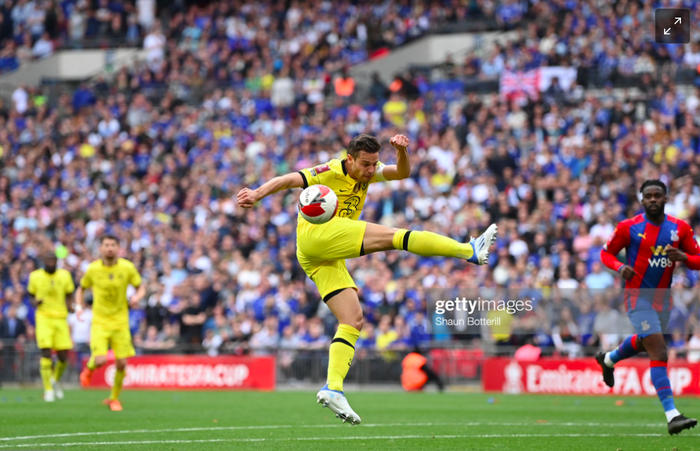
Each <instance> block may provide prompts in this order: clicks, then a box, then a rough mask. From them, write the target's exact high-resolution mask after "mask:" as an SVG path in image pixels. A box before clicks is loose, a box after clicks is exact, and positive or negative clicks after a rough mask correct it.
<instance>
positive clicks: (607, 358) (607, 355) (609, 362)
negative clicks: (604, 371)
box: [604, 352, 615, 368]
mask: <svg viewBox="0 0 700 451" xmlns="http://www.w3.org/2000/svg"><path fill="white" fill-rule="evenodd" d="M604 363H605V366H607V367H608V368H612V367H614V366H615V362H613V361H612V359H611V358H610V352H606V353H605V360H604Z"/></svg>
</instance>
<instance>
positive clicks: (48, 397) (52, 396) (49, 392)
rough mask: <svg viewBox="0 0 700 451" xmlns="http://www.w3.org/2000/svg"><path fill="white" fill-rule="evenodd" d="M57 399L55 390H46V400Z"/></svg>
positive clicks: (52, 400)
mask: <svg viewBox="0 0 700 451" xmlns="http://www.w3.org/2000/svg"><path fill="white" fill-rule="evenodd" d="M55 400H56V396H55V394H54V392H53V390H45V391H44V401H46V402H54V401H55Z"/></svg>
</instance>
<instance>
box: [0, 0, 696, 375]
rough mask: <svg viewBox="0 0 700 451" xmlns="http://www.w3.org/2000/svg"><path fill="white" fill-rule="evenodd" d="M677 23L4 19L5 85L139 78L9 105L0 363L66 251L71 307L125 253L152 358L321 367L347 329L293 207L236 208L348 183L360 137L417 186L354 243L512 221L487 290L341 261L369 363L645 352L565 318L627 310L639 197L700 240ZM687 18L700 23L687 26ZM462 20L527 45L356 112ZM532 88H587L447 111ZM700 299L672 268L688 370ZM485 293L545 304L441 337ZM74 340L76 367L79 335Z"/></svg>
mask: <svg viewBox="0 0 700 451" xmlns="http://www.w3.org/2000/svg"><path fill="white" fill-rule="evenodd" d="M163 3H166V2H163ZM670 3H671V2H668V1H665V2H653V1H632V0H629V1H627V0H621V1H619V2H617V3H615V4H614V5H613V4H612V3H609V2H606V1H593V0H589V1H567V0H548V1H539V2H537V1H532V2H527V1H517V0H499V1H490V0H469V1H456V0H449V1H432V2H423V1H413V2H409V1H397V2H384V3H374V2H365V1H353V2H349V1H341V2H311V1H307V2H304V1H297V0H292V1H289V2H271V1H260V2H255V3H249V2H242V1H231V2H225V1H220V2H212V3H208V4H206V5H205V6H197V5H194V6H188V5H186V4H185V3H178V2H174V3H172V4H170V3H167V4H164V5H160V4H159V3H158V2H156V1H154V0H150V1H149V0H138V1H137V2H129V1H115V0H112V1H109V0H99V1H86V0H79V1H71V0H67V1H60V2H57V1H40V0H19V1H13V0H7V1H5V2H4V3H3V5H2V6H0V19H1V20H0V40H1V41H2V42H3V43H4V44H3V46H2V47H3V50H2V53H3V57H2V58H0V69H1V70H5V71H10V70H14V69H16V68H17V67H18V66H19V65H20V64H22V63H23V61H25V60H30V59H32V58H40V57H43V56H46V55H48V54H50V53H51V52H52V51H53V49H55V48H59V47H62V46H74V47H75V46H80V45H85V46H89V45H94V42H96V41H95V40H94V39H93V40H91V39H92V38H104V39H107V38H114V39H116V41H108V42H112V43H114V42H116V43H118V44H123V45H127V44H129V43H137V45H142V46H143V48H144V49H145V50H146V52H147V55H146V59H145V60H144V61H140V62H136V63H134V64H132V65H129V66H127V67H125V68H123V69H121V70H119V71H117V72H116V73H115V74H112V75H111V76H100V77H97V78H94V79H91V80H89V81H86V82H85V83H83V84H81V86H80V87H78V88H77V89H75V90H74V91H73V92H71V93H64V94H62V95H58V96H49V95H48V88H47V87H39V88H31V87H25V86H22V87H19V88H17V89H16V90H15V91H14V92H13V93H12V102H6V103H5V104H4V105H2V108H1V109H0V161H1V167H2V172H1V174H0V231H1V232H2V233H0V240H1V241H0V250H1V252H0V284H1V285H2V292H1V293H0V312H1V315H0V316H1V318H2V319H0V339H8V338H9V339H13V338H19V339H20V340H25V341H28V342H31V341H32V340H33V338H34V337H33V324H34V312H33V309H32V307H31V305H30V304H29V299H28V295H27V293H26V285H27V280H28V276H29V273H30V272H31V271H32V270H33V269H35V268H37V267H38V264H39V262H38V258H39V257H40V256H41V254H42V252H45V251H46V250H49V249H55V248H56V247H57V246H59V247H61V246H65V248H66V250H67V257H66V258H64V259H62V260H61V263H60V265H61V266H62V267H63V268H66V269H68V270H69V271H71V273H72V274H73V276H74V278H75V280H76V282H77V281H78V280H79V279H80V277H81V276H82V273H83V271H85V269H86V267H87V265H88V263H89V262H91V261H92V260H95V259H96V258H97V256H98V253H97V247H98V245H99V238H100V236H101V235H102V234H104V233H110V234H113V235H116V236H117V237H118V238H119V240H120V244H121V247H122V256H123V257H125V258H128V259H130V260H132V261H133V262H134V263H135V264H136V266H137V268H138V269H139V270H140V272H141V275H142V277H143V280H144V283H145V284H146V286H147V290H148V295H147V296H146V298H145V300H144V301H143V305H142V308H140V309H136V310H133V311H131V313H130V322H131V329H132V334H133V338H134V343H135V345H136V347H137V348H138V349H139V350H140V351H141V352H166V351H167V350H169V349H173V348H174V347H176V346H182V345H187V346H189V348H187V349H192V350H194V351H198V352H201V351H202V350H203V349H204V350H206V352H207V353H209V354H210V355H217V354H218V353H236V354H244V353H249V352H256V353H265V352H269V349H270V348H277V347H281V348H285V349H311V350H313V349H324V348H325V347H327V346H328V344H329V341H330V337H332V335H333V333H334V330H335V327H336V321H335V319H334V318H333V316H332V315H331V313H330V311H329V310H328V309H327V307H326V306H325V305H324V304H323V302H322V301H321V300H320V298H319V295H318V291H317V290H316V288H315V286H314V285H313V284H312V283H311V281H310V280H308V278H307V277H306V275H305V274H304V273H303V271H302V270H301V268H300V267H299V265H298V263H297V261H296V254H295V231H296V214H297V213H296V205H297V196H298V194H299V191H298V190H296V191H289V192H286V193H284V192H283V193H279V194H276V195H273V196H270V197H268V198H267V199H265V200H263V201H262V202H261V203H260V205H258V206H257V207H256V208H254V209H252V210H244V209H242V208H240V207H238V205H237V203H236V201H235V194H236V193H237V192H238V191H239V190H240V189H241V188H243V187H250V188H256V187H258V186H260V185H261V184H262V183H264V182H265V181H267V180H269V179H271V178H272V177H274V176H276V175H281V174H284V173H287V172H290V171H296V170H299V169H302V168H306V167H311V166H315V165H317V164H320V163H324V162H326V161H328V160H329V159H331V158H343V156H344V150H343V149H344V146H345V145H346V144H347V143H348V142H349V141H350V139H351V138H352V137H353V136H354V135H356V134H358V133H369V134H373V135H376V136H377V137H378V138H379V140H380V141H381V142H382V144H383V145H384V150H382V153H381V154H380V159H381V160H382V161H383V162H385V163H392V162H394V161H395V155H394V151H393V149H392V148H391V146H390V145H389V138H390V137H391V136H393V135H394V134H396V133H403V134H406V135H407V136H409V138H410V140H411V145H410V147H409V152H410V155H411V163H412V173H411V176H410V178H408V179H406V180H403V181H394V182H389V183H383V184H375V185H372V186H371V188H370V190H369V194H368V198H367V201H366V204H365V208H364V212H363V219H364V220H367V221H373V222H379V223H382V224H385V225H387V226H390V227H401V228H407V229H416V230H429V231H434V232H436V233H441V234H443V235H447V236H450V237H452V238H455V239H457V240H460V241H468V240H469V237H470V235H473V236H477V235H478V234H480V233H481V231H483V230H484V229H485V228H486V227H487V226H488V225H489V224H490V223H492V222H496V223H497V224H498V225H499V231H500V234H499V240H498V243H497V245H496V249H495V250H493V252H492V257H491V259H490V262H489V266H488V267H475V266H471V265H468V264H465V263H464V262H462V261H457V260H451V259H449V260H444V259H438V258H422V257H416V256H413V255H410V254H408V253H405V252H399V251H396V252H390V253H386V254H374V255H369V256H365V257H362V258H359V259H355V260H349V261H348V262H347V265H348V269H349V270H350V273H351V274H352V275H353V277H354V279H355V281H356V283H357V285H358V287H359V290H360V291H359V294H360V298H361V300H362V303H363V307H364V309H365V313H366V321H365V328H364V330H363V331H362V335H361V338H360V342H359V344H358V349H361V348H365V349H378V350H382V351H387V352H388V351H390V350H398V349H405V350H410V349H412V348H414V347H416V346H427V345H429V344H430V343H431V341H432V342H434V341H436V340H443V341H444V340H447V341H450V340H452V341H465V342H469V343H471V344H473V345H475V346H479V345H482V344H486V343H496V344H499V345H508V346H519V345H522V344H524V343H535V344H538V345H541V346H544V347H550V348H551V349H553V350H554V351H553V352H559V353H563V354H570V355H579V354H581V353H583V352H586V349H585V348H586V347H590V348H589V350H590V349H596V348H599V347H603V348H608V349H609V348H611V347H614V346H616V345H617V342H618V341H617V340H619V338H620V337H622V336H623V335H625V334H626V333H628V332H629V333H632V332H631V330H630V329H628V328H627V325H626V324H625V323H624V322H623V321H622V320H619V321H620V325H619V327H617V326H615V327H612V326H610V325H611V324H617V323H616V321H618V317H624V314H623V313H621V312H622V310H621V307H620V305H619V297H615V296H607V297H603V300H602V301H601V299H600V298H597V297H593V296H591V297H590V298H586V299H581V298H580V297H577V296H573V295H568V294H570V293H576V292H579V291H581V290H585V289H608V288H612V287H615V286H618V285H619V279H617V278H616V276H615V275H614V274H611V273H609V272H608V271H607V269H604V267H602V265H601V264H600V250H601V248H602V246H603V244H604V243H605V242H606V241H607V239H608V238H609V237H610V235H611V234H612V232H613V229H614V228H615V225H616V223H617V222H619V221H621V220H623V219H625V218H627V217H631V216H634V215H636V214H638V213H640V212H641V210H640V205H639V203H638V189H639V186H640V185H641V183H642V182H643V181H644V180H645V179H647V178H659V179H661V180H662V181H664V182H665V183H666V184H667V185H668V186H669V188H670V193H669V198H668V201H669V203H668V205H667V206H666V212H667V213H668V214H671V215H674V216H676V217H678V218H681V219H683V220H685V221H687V222H688V223H690V224H691V226H692V227H693V229H694V230H695V232H696V234H700V216H699V215H698V207H699V206H700V188H699V185H700V139H699V136H698V135H699V129H698V126H699V125H700V124H699V120H698V117H700V115H698V113H699V112H700V111H699V108H700V87H698V86H700V84H698V86H695V85H694V84H693V83H695V80H696V78H697V67H698V65H699V64H700V35H697V34H693V36H692V39H691V44H688V45H660V44H656V43H654V40H653V34H652V33H651V32H653V27H652V26H651V25H650V24H651V23H652V22H653V9H654V8H656V7H659V6H664V5H667V4H670ZM681 3H683V2H673V4H674V5H676V6H677V7H680V6H679V5H680V4H681ZM683 6H684V7H688V8H690V9H691V19H692V20H691V21H693V20H694V21H695V22H698V21H700V7H698V5H697V4H696V3H695V2H690V1H686V2H685V3H683ZM470 21H471V22H477V21H481V22H483V23H487V24H490V25H489V26H491V27H492V29H493V30H500V31H507V30H514V31H515V32H516V36H515V37H514V38H513V39H504V40H502V41H501V42H499V44H498V45H497V46H496V47H494V48H493V49H492V50H488V51H484V52H482V51H474V52H468V54H467V55H466V56H465V57H464V58H462V57H461V56H460V58H459V59H457V58H453V57H448V58H447V59H446V60H445V61H444V62H443V63H441V64H439V65H437V66H434V67H416V68H410V69H407V70H402V71H401V72H398V73H397V74H396V77H395V78H394V80H393V81H390V80H382V79H381V78H380V77H379V76H375V77H374V78H373V80H372V82H371V83H369V84H368V85H367V86H366V89H362V90H361V89H360V88H359V86H358V84H357V81H356V80H355V79H354V77H353V76H352V75H351V71H350V69H351V68H352V66H353V65H355V64H357V63H360V62H362V61H365V60H367V59H369V58H376V57H378V56H381V55H383V54H385V53H387V52H389V51H390V50H391V49H392V48H394V47H397V46H401V45H403V44H405V43H407V42H408V41H410V40H413V39H416V38H418V37H420V36H422V35H424V34H426V33H430V32H434V30H435V29H436V28H439V27H441V26H447V27H448V28H449V27H450V26H454V25H455V24H460V23H463V22H470ZM47 41H48V42H49V44H46V42H47ZM97 42H98V44H97V45H100V44H99V42H101V41H99V39H98V41H97ZM542 66H562V67H572V68H575V69H576V71H577V72H576V73H577V76H576V80H575V81H574V82H573V83H572V84H571V86H569V87H568V88H564V87H563V86H561V85H560V84H558V83H556V82H554V83H552V85H551V87H550V88H548V89H547V90H546V91H545V92H543V93H541V95H539V96H536V97H532V98H528V97H525V98H522V97H518V98H514V99H512V98H509V97H506V96H503V95H499V93H498V92H488V91H484V90H481V89H474V90H472V89H463V90H462V92H460V93H459V95H458V96H453V95H449V96H446V95H442V94H441V93H440V92H438V91H437V90H436V89H433V88H434V87H435V86H436V84H438V83H442V82H444V81H445V80H447V81H451V80H456V81H460V82H462V83H465V85H464V86H477V85H478V83H481V82H483V83H486V84H484V85H478V86H486V87H488V86H490V85H489V84H488V83H489V81H492V80H498V79H499V77H501V75H503V74H504V72H505V71H524V70H530V69H535V68H538V67H542ZM469 83H477V85H469ZM619 86H624V88H620V87H619ZM628 87H634V89H627V88H628ZM53 97H55V98H53ZM697 279H698V275H697V273H695V272H691V271H687V270H685V268H679V269H678V274H677V277H676V279H675V282H674V283H675V285H674V287H675V289H677V290H678V292H679V295H678V299H679V301H678V302H676V304H675V305H676V306H675V307H674V308H675V312H674V315H675V316H674V320H675V321H676V322H675V323H674V325H675V326H677V330H678V331H679V333H677V334H675V335H674V345H673V347H674V349H676V350H677V351H678V352H681V353H684V354H685V353H686V352H687V350H688V349H689V348H690V349H693V348H694V347H695V348H700V328H699V327H698V324H697V318H698V314H699V313H700V300H698V299H699V298H698V296H697V290H696V289H695V288H692V287H695V286H696V285H697V282H698V280H697ZM479 286H486V287H495V286H505V287H510V288H523V287H526V288H528V289H533V290H538V291H537V293H538V296H540V297H541V299H542V300H541V301H540V303H539V305H538V307H537V309H536V311H535V312H534V313H533V314H532V315H530V316H527V317H522V318H521V317H518V318H516V319H514V321H513V324H512V331H511V333H508V334H503V333H494V332H492V331H489V330H482V331H477V332H475V333H470V334H468V335H455V336H450V335H449V334H445V333H440V334H438V335H431V334H430V330H429V328H428V322H429V321H430V318H429V317H426V315H425V309H426V305H425V299H426V296H427V293H429V292H430V290H434V289H438V288H440V289H445V288H448V287H449V288H454V287H457V289H462V288H463V289H465V290H468V289H473V288H475V287H479ZM70 322H71V324H72V326H73V338H74V341H75V342H76V345H77V346H78V347H79V349H85V344H86V343H87V342H88V340H89V315H87V319H86V321H83V322H78V321H77V320H76V319H75V318H71V319H70ZM675 326H674V327H675ZM695 332H696V333H695ZM694 333H695V334H694ZM81 347H82V348H81ZM179 349H182V348H179ZM358 356H360V357H361V354H358ZM688 356H689V357H691V358H694V359H695V358H697V360H700V355H698V353H697V352H692V351H691V352H689V353H688ZM287 357H289V362H291V361H292V360H293V358H291V357H293V354H290V355H289V356H287Z"/></svg>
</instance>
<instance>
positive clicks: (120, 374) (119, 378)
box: [109, 370, 126, 401]
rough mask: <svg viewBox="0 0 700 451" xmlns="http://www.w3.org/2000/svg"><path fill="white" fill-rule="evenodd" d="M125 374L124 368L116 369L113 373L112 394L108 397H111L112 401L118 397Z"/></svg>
mask: <svg viewBox="0 0 700 451" xmlns="http://www.w3.org/2000/svg"><path fill="white" fill-rule="evenodd" d="M125 374H126V370H117V371H116V373H115V374H114V385H113V386H112V394H111V395H110V397H109V399H111V400H112V401H114V400H115V399H117V398H119V393H121V392H122V385H123V384H124V375H125Z"/></svg>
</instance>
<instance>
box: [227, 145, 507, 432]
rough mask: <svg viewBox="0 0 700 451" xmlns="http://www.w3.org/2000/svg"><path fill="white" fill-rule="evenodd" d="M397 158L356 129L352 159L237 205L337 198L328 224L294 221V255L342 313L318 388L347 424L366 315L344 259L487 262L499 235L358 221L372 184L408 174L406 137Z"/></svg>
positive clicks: (280, 182) (280, 181)
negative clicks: (388, 161) (309, 194)
mask: <svg viewBox="0 0 700 451" xmlns="http://www.w3.org/2000/svg"><path fill="white" fill-rule="evenodd" d="M391 144H392V145H393V146H394V148H395V149H396V153H397V164H395V165H384V164H382V163H381V162H380V161H379V150H380V149H381V145H380V144H379V141H377V139H376V138H375V137H373V136H369V135H364V134H363V135H359V136H356V137H355V138H353V140H352V141H351V142H350V144H349V145H348V148H347V158H345V159H343V160H331V161H329V162H328V163H326V164H322V165H320V166H316V167H313V168H310V169H304V170H301V171H299V172H294V173H290V174H286V175H283V176H280V177H275V178H273V179H272V180H270V181H268V182H267V183H265V184H264V185H262V186H261V187H259V188H258V189H256V190H250V189H248V188H244V189H242V190H241V191H240V192H239V193H238V203H239V204H240V205H241V206H242V207H244V208H251V207H253V205H255V203H256V202H258V201H259V200H261V199H263V198H264V197H266V196H268V195H270V194H273V193H276V192H278V191H281V190H285V189H289V188H302V187H303V188H306V187H308V186H309V185H319V184H321V185H325V186H328V187H329V188H331V189H332V190H333V191H334V192H335V194H336V195H337V196H338V211H337V213H336V216H335V217H334V218H332V219H331V220H330V221H328V222H326V223H324V224H317V225H314V224H311V223H309V222H307V221H306V220H305V219H304V218H303V217H302V216H301V215H299V217H298V220H297V258H298V259H299V263H300V264H301V267H302V268H303V269H304V271H305V272H306V274H307V275H308V276H309V278H311V280H313V281H314V283H315V284H316V286H317V287H318V291H319V292H320V294H321V297H322V298H323V300H324V301H325V302H326V304H327V305H328V307H329V308H330V310H331V311H332V312H333V314H334V315H335V317H336V318H337V319H338V323H339V326H338V331H337V332H336V334H335V337H334V338H333V340H332V342H331V346H330V350H329V353H330V358H329V363H328V379H327V383H326V385H325V386H324V387H323V388H322V389H321V391H319V392H318V395H317V402H318V403H319V404H322V405H323V407H330V408H331V410H333V412H335V414H336V417H338V418H341V419H342V420H343V422H346V421H348V422H350V423H351V424H353V425H354V424H360V421H361V420H360V417H359V415H357V414H356V413H355V412H354V411H353V410H352V408H350V405H349V404H348V401H347V399H346V398H345V395H344V394H343V380H344V379H345V376H346V375H347V373H348V370H349V368H350V364H351V363H352V360H353V357H354V355H355V342H356V341H357V339H358V338H359V336H360V330H362V324H363V314H362V307H361V306H360V300H359V298H358V296H357V287H356V285H355V282H354V281H353V280H352V277H351V276H350V274H349V273H348V270H347V268H346V266H345V260H346V259H348V258H356V257H360V256H362V255H366V254H371V253H373V252H381V251H389V250H393V249H398V250H405V251H409V252H412V253H414V254H417V255H421V256H426V257H431V256H441V257H455V258H461V259H464V260H467V261H468V262H470V263H474V264H476V265H483V264H485V263H487V262H488V256H489V253H488V249H489V246H491V244H493V243H494V242H495V241H496V233H497V231H498V228H497V227H496V225H495V224H492V225H491V226H489V227H488V228H487V229H486V231H485V232H484V233H483V234H482V235H481V236H480V237H479V238H476V239H474V238H472V239H471V241H470V242H468V243H460V242H457V241H455V240H453V239H451V238H447V237H444V236H441V235H438V234H435V233H431V232H419V231H410V230H406V229H392V228H389V227H384V226H381V225H378V224H372V223H368V222H365V221H360V220H359V217H360V213H361V212H362V206H363V205H364V202H365V198H366V196H367V188H368V186H369V185H370V184H371V183H376V182H383V181H386V180H402V179H405V178H407V177H408V176H409V175H410V173H411V164H410V161H409V157H408V138H407V137H405V136H403V135H396V136H394V137H393V138H391Z"/></svg>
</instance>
